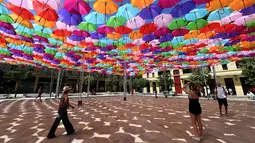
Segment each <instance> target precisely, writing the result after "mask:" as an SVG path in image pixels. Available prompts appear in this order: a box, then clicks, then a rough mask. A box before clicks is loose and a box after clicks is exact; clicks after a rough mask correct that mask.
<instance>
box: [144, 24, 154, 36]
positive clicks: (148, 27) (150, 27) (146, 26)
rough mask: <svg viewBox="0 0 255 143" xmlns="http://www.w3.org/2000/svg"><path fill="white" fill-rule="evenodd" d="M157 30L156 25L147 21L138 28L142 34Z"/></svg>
mask: <svg viewBox="0 0 255 143" xmlns="http://www.w3.org/2000/svg"><path fill="white" fill-rule="evenodd" d="M156 30H157V25H156V24H154V23H147V24H144V25H143V26H142V27H141V28H140V32H141V33H142V34H144V35H145V34H151V33H153V32H155V31H156Z"/></svg>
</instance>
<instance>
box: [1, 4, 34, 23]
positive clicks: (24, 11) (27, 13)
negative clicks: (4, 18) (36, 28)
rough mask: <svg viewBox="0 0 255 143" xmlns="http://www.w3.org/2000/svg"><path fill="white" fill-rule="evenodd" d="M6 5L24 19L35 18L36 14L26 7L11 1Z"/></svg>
mask: <svg viewBox="0 0 255 143" xmlns="http://www.w3.org/2000/svg"><path fill="white" fill-rule="evenodd" d="M0 5H1V4H0ZM6 7H7V8H8V9H9V10H11V11H13V12H14V13H15V14H17V15H19V16H20V17H22V18H24V19H28V20H34V15H33V14H32V13H31V12H30V11H28V10H27V9H25V8H22V7H19V6H16V5H13V4H11V3H7V4H6Z"/></svg>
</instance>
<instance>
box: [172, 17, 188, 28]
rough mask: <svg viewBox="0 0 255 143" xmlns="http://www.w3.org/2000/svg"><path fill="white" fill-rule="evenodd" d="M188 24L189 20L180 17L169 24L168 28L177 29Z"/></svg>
mask: <svg viewBox="0 0 255 143" xmlns="http://www.w3.org/2000/svg"><path fill="white" fill-rule="evenodd" d="M187 24H188V22H187V21H186V20H185V19H183V18H178V19H175V20H173V21H172V22H171V23H170V24H168V28H169V29H171V30H175V29H178V28H181V27H183V26H185V25H187Z"/></svg>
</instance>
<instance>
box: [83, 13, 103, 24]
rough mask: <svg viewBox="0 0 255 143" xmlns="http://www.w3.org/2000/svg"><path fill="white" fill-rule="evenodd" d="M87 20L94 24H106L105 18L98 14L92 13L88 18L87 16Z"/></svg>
mask: <svg viewBox="0 0 255 143" xmlns="http://www.w3.org/2000/svg"><path fill="white" fill-rule="evenodd" d="M85 20H86V21H87V22H90V23H93V24H104V23H105V16H104V15H103V14H101V13H98V12H91V13H89V14H88V15H87V16H85Z"/></svg>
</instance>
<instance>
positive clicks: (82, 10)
mask: <svg viewBox="0 0 255 143" xmlns="http://www.w3.org/2000/svg"><path fill="white" fill-rule="evenodd" d="M64 8H65V9H66V10H67V11H69V12H70V13H73V14H80V15H85V14H88V13H89V12H90V10H91V8H90V7H89V4H88V3H86V2H85V1H83V0H65V3H64Z"/></svg>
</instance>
